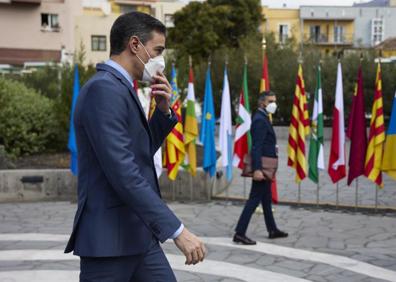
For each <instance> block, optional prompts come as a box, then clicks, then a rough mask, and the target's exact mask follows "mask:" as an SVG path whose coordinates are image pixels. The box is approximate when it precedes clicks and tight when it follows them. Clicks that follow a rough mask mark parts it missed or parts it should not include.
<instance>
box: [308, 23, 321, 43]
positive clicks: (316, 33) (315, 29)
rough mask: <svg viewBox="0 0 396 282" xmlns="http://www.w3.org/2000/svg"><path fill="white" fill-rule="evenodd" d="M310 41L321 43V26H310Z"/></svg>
mask: <svg viewBox="0 0 396 282" xmlns="http://www.w3.org/2000/svg"><path fill="white" fill-rule="evenodd" d="M310 39H311V40H312V41H313V42H315V43H318V42H319V41H320V25H311V26H310Z"/></svg>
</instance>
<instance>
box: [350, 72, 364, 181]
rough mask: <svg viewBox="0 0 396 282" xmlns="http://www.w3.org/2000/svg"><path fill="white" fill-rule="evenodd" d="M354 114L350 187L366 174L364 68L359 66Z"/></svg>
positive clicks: (352, 119)
mask: <svg viewBox="0 0 396 282" xmlns="http://www.w3.org/2000/svg"><path fill="white" fill-rule="evenodd" d="M352 108H353V113H352V116H350V126H351V127H350V128H351V131H350V134H351V137H350V139H351V149H350V152H349V163H348V164H349V172H348V185H351V183H352V181H353V180H354V179H355V178H357V177H359V176H360V175H363V174H364V163H365V155H366V149H367V135H366V122H365V115H364V96H363V76H362V66H361V65H360V66H359V72H358V78H357V90H356V96H355V98H354V99H353V104H352Z"/></svg>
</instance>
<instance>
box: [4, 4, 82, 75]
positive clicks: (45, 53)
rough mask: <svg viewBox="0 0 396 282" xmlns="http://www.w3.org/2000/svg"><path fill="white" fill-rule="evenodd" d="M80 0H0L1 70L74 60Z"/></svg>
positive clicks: (80, 9)
mask: <svg viewBox="0 0 396 282" xmlns="http://www.w3.org/2000/svg"><path fill="white" fill-rule="evenodd" d="M81 13H82V6H81V2H80V1H78V0H0V26H1V28H0V65H1V67H2V68H7V67H10V66H19V67H20V66H23V65H24V64H26V63H28V64H32V65H34V64H35V63H38V64H39V63H42V62H62V61H63V62H66V61H70V60H72V58H73V53H74V46H75V42H74V40H75V37H74V26H75V17H76V16H77V15H79V14H81Z"/></svg>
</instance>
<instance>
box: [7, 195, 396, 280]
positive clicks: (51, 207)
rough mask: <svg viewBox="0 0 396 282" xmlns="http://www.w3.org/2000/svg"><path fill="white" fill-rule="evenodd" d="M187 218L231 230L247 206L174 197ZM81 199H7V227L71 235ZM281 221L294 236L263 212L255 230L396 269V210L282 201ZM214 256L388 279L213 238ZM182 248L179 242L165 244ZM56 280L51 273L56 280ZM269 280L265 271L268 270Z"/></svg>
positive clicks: (19, 264)
mask: <svg viewBox="0 0 396 282" xmlns="http://www.w3.org/2000/svg"><path fill="white" fill-rule="evenodd" d="M170 206H171V208H172V209H173V210H174V211H175V212H176V214H177V215H178V216H179V217H180V218H181V220H182V221H183V222H184V224H185V225H186V226H187V227H188V228H189V229H190V230H192V231H193V232H195V233H196V234H197V235H199V236H205V237H229V238H230V240H231V236H232V235H233V229H234V226H235V224H236V221H237V219H238V217H239V214H240V212H241V209H242V206H241V205H238V204H235V205H232V204H227V203H226V202H210V203H191V204H183V203H171V204H170ZM75 208H76V206H75V204H72V203H68V202H40V203H24V204H12V203H10V204H1V205H0V222H1V224H0V233H32V232H33V233H52V234H69V232H70V230H71V226H72V220H73V216H74V212H75ZM275 218H276V220H277V224H278V226H279V227H280V228H281V229H283V230H285V231H288V232H289V233H290V237H289V238H286V239H278V240H269V239H267V233H266V231H265V226H264V222H263V216H262V215H260V214H255V215H254V216H253V218H252V221H251V225H250V228H249V231H248V235H249V236H251V237H252V238H254V239H256V240H258V241H261V242H267V243H271V244H275V245H280V246H287V247H292V248H298V249H304V250H312V251H316V252H324V253H329V254H337V255H341V256H345V257H349V258H353V259H356V260H359V261H362V262H367V263H370V264H373V265H376V266H380V267H383V268H386V269H390V270H393V271H396V214H391V213H388V214H381V215H379V214H377V215H373V214H362V213H357V214H354V213H346V212H341V211H339V212H334V211H332V212H328V211H324V210H320V209H303V208H292V207H288V206H277V207H276V209H275ZM64 246H65V243H63V242H22V241H0V250H22V249H40V250H41V249H43V250H44V249H53V250H59V251H60V252H62V250H63V248H64ZM207 247H208V250H209V256H208V259H210V260H215V261H223V262H228V263H234V264H238V265H243V266H248V267H252V268H257V269H261V270H268V271H273V272H278V273H283V274H288V275H291V276H294V277H301V278H305V279H308V280H311V281H325V282H326V281H360V282H368V281H383V280H379V279H374V278H371V277H367V276H365V275H361V274H358V273H355V272H351V271H346V270H344V269H340V268H336V267H333V266H329V265H326V264H321V263H314V262H310V261H305V260H296V259H291V258H287V257H281V256H273V255H268V254H262V253H258V252H253V251H249V250H241V249H236V248H235V249H233V248H227V247H221V246H217V245H208V246H207ZM163 248H164V249H165V251H166V252H167V253H169V254H177V255H180V253H179V251H178V250H177V249H176V247H175V246H174V245H173V243H172V242H168V243H165V244H164V245H163ZM39 269H42V270H74V271H76V270H78V269H79V264H78V261H67V260H64V261H0V272H1V271H10V270H39ZM176 275H177V278H178V281H229V282H231V281H241V280H237V279H230V278H226V277H219V276H214V275H207V274H197V273H191V272H185V271H176ZM49 281H50V280H49ZM263 281H266V280H265V277H263Z"/></svg>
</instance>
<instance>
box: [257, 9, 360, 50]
mask: <svg viewBox="0 0 396 282" xmlns="http://www.w3.org/2000/svg"><path fill="white" fill-rule="evenodd" d="M262 13H263V23H262V27H261V30H262V32H263V33H273V34H274V35H275V39H276V42H278V43H281V44H282V43H285V42H286V40H287V39H290V38H294V39H295V41H296V43H301V41H302V42H303V43H304V44H313V45H315V46H317V47H319V48H320V49H321V50H322V51H324V52H326V53H328V52H332V51H335V50H340V49H345V48H351V47H352V46H353V45H354V43H355V42H354V29H355V15H353V14H351V13H350V12H348V10H347V12H345V11H344V10H341V9H337V10H336V9H334V10H329V9H325V8H323V7H315V6H302V7H300V9H288V8H276V9H272V8H268V7H266V6H264V7H263V8H262Z"/></svg>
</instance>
